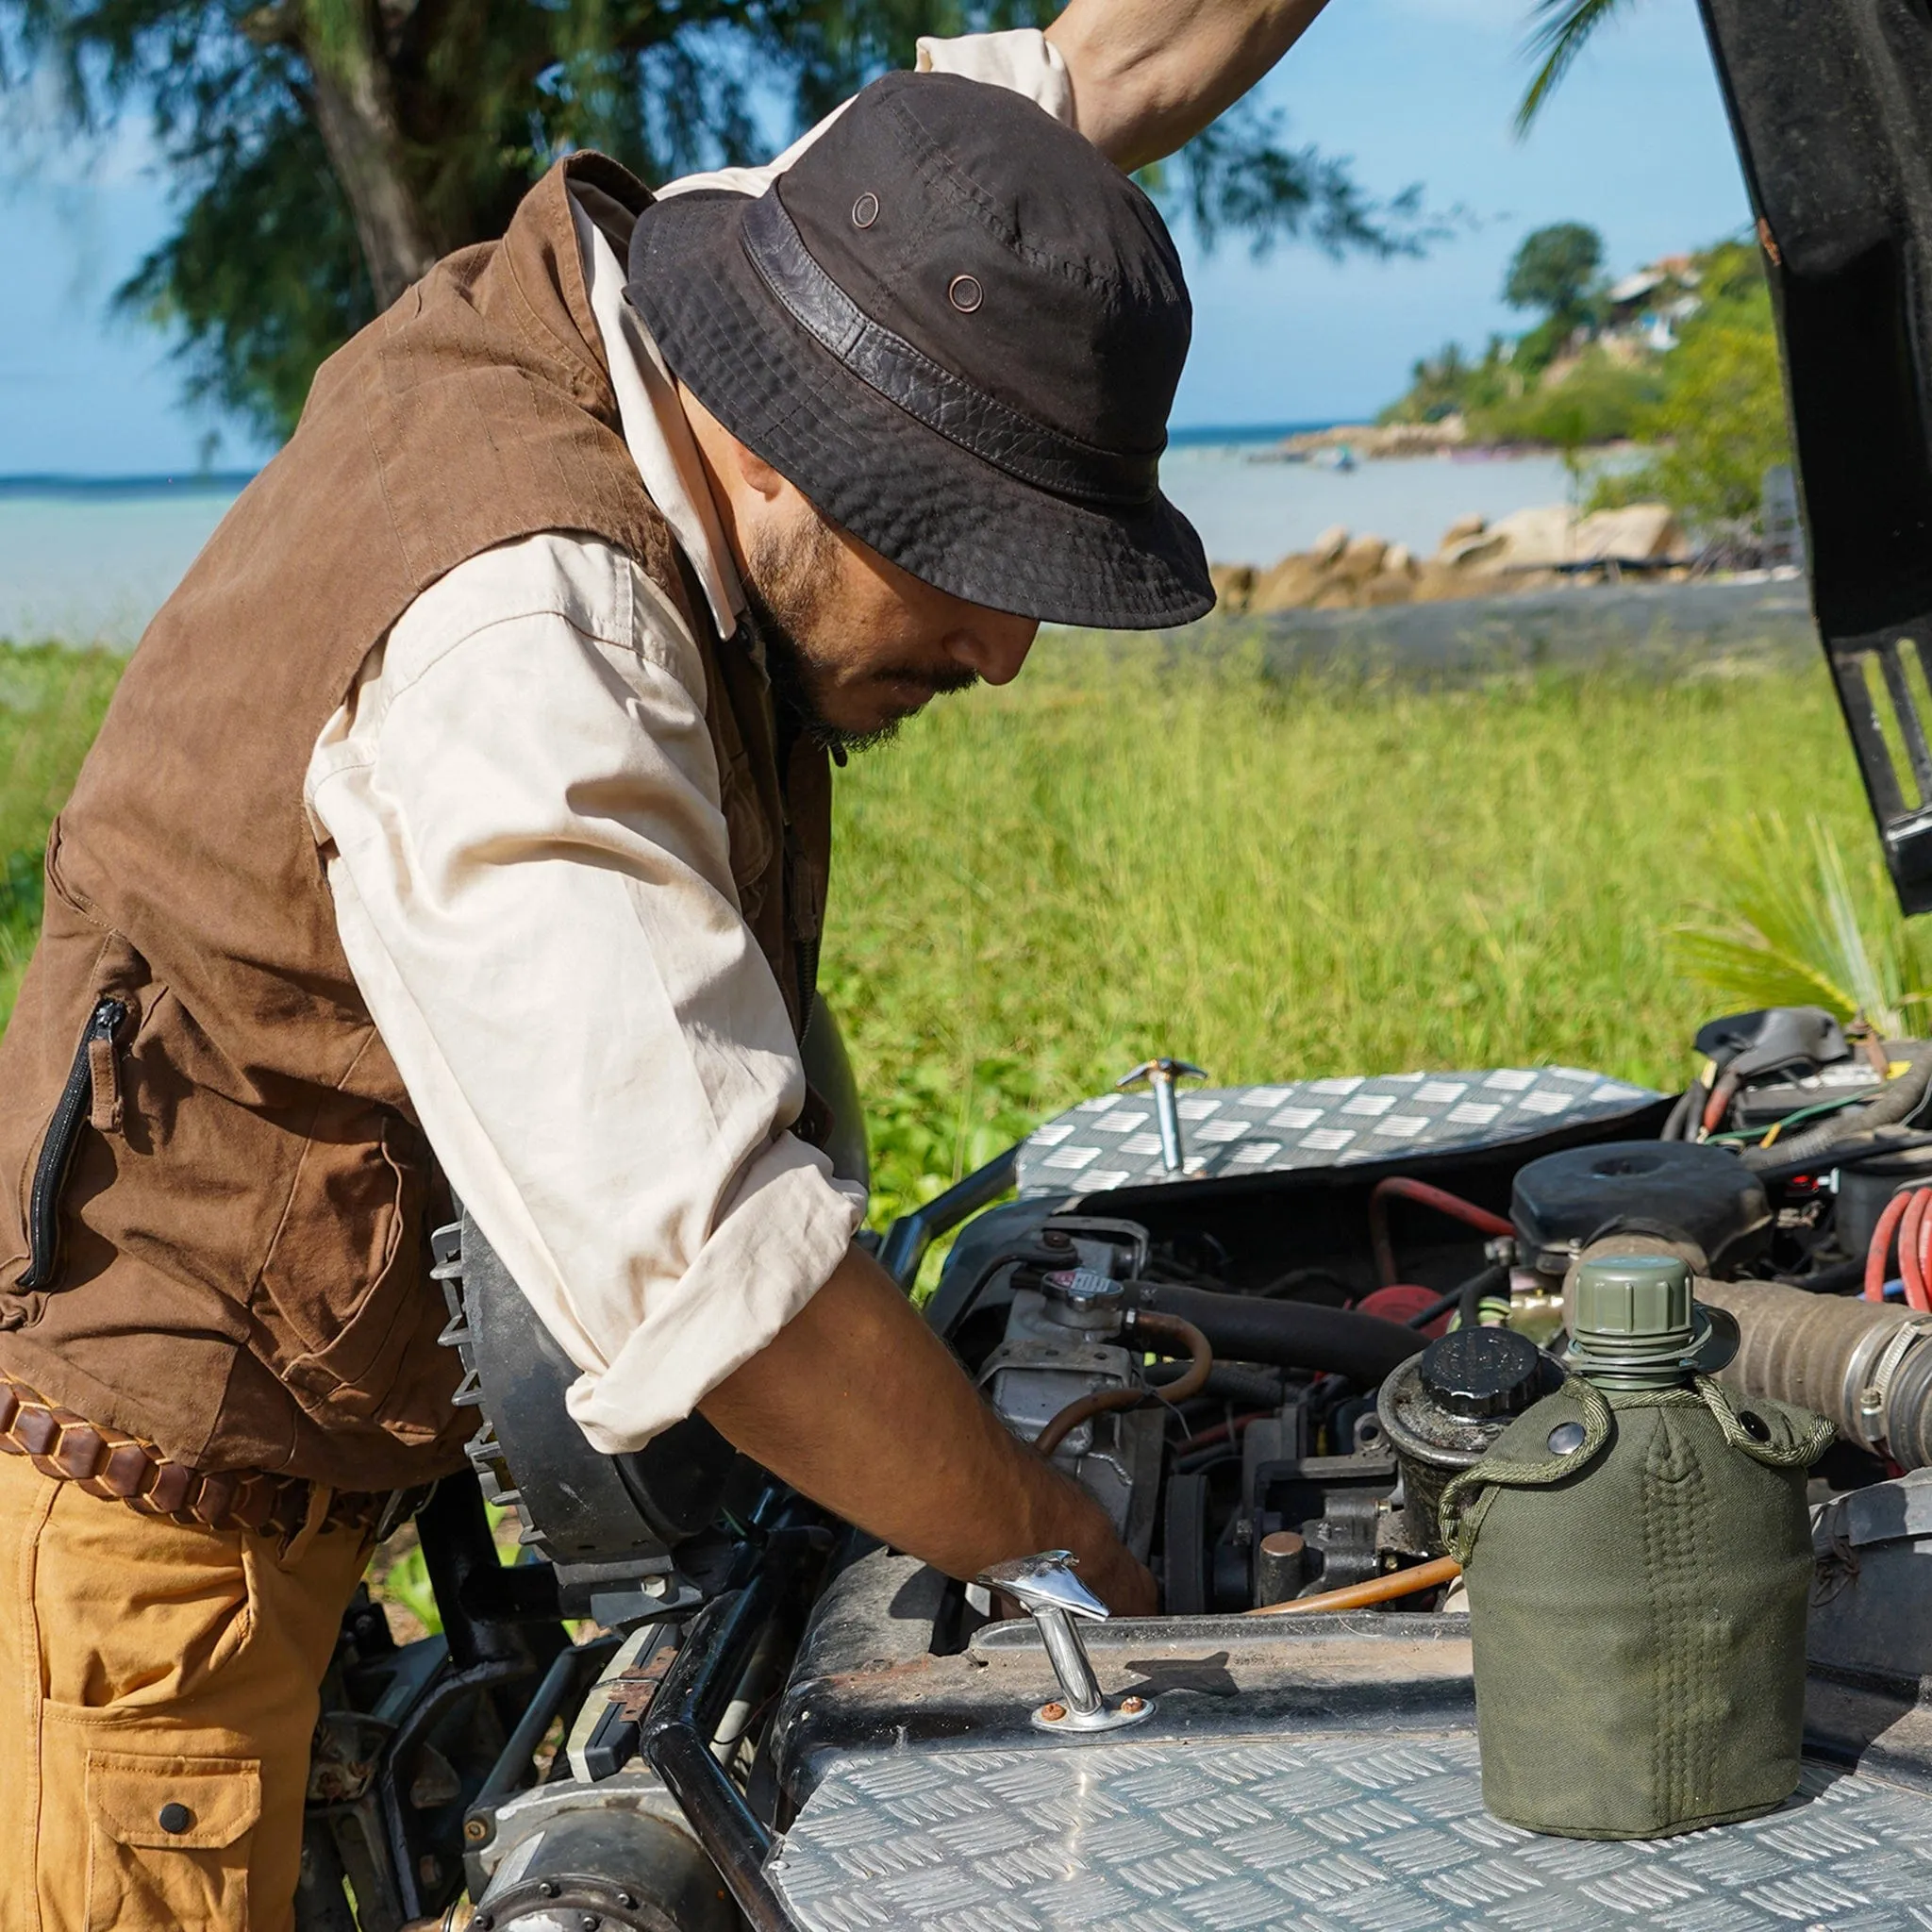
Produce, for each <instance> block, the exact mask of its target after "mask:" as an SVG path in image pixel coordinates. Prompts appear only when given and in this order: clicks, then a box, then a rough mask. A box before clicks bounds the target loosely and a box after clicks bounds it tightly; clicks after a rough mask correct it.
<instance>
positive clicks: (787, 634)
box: [742, 517, 979, 761]
mask: <svg viewBox="0 0 1932 1932" xmlns="http://www.w3.org/2000/svg"><path fill="white" fill-rule="evenodd" d="M838 549H839V540H838V538H837V537H835V536H834V535H833V534H832V531H831V529H830V527H829V526H828V525H826V524H825V523H824V520H823V519H822V518H819V517H813V518H812V519H811V520H810V521H809V522H808V523H807V524H805V525H803V526H800V527H795V528H792V529H789V530H785V531H776V530H771V529H763V528H761V529H759V530H758V531H756V532H755V533H754V534H753V536H752V540H751V544H750V552H749V555H748V556H747V558H746V559H745V561H746V566H747V568H746V569H745V571H744V573H743V586H742V588H743V591H744V601H745V613H744V622H745V626H746V628H747V629H748V630H749V631H750V632H751V634H752V636H753V637H754V638H756V639H757V641H758V644H759V646H760V647H761V648H762V650H763V652H764V658H765V671H766V675H768V676H769V677H770V678H771V680H772V695H773V698H774V702H775V703H776V705H777V707H778V708H779V711H780V712H781V713H785V714H789V715H790V717H791V721H792V723H793V724H795V725H796V726H797V728H798V729H799V730H800V731H801V732H802V733H803V734H804V735H805V736H806V737H807V738H808V739H809V740H811V741H812V742H813V743H815V744H818V745H821V746H823V747H824V749H825V750H826V751H829V752H833V753H836V754H838V756H839V757H840V758H841V761H842V759H843V758H844V756H845V755H846V754H847V753H849V752H855V751H870V750H872V749H873V748H874V747H875V746H877V745H882V744H890V743H891V741H892V740H893V739H894V738H896V737H897V736H898V735H899V726H900V725H901V724H904V723H905V722H906V719H907V718H908V717H909V716H910V715H911V710H908V711H906V712H905V713H902V715H901V716H899V717H896V718H892V719H891V720H889V721H888V722H887V723H885V724H879V725H875V726H874V727H873V728H872V729H870V730H863V731H854V730H851V729H848V728H847V727H846V726H844V725H841V724H834V723H833V722H832V721H831V720H830V719H829V718H827V717H826V716H825V714H824V685H825V683H826V681H827V678H826V674H825V673H824V670H823V669H822V667H821V666H820V665H819V664H817V663H816V662H815V661H814V660H813V658H812V655H811V650H810V647H809V646H808V644H807V643H805V642H804V640H805V639H806V638H808V637H810V636H811V635H812V634H813V632H814V629H815V628H816V627H817V625H818V624H819V621H820V618H821V615H822V613H823V610H824V602H825V589H826V586H827V584H828V583H829V582H830V581H831V577H832V573H833V571H834V569H835V567H836V561H835V560H836V558H837V556H838ZM897 670H898V667H893V666H886V667H882V668H881V670H880V671H879V672H877V673H875V674H874V675H878V676H885V677H890V676H891V675H894V673H895V671H897ZM901 675H909V676H916V677H917V678H918V679H919V680H920V681H921V682H922V683H924V684H925V685H927V686H928V687H929V688H930V695H932V696H935V697H937V696H940V695H941V694H942V693H946V692H951V691H967V690H970V689H971V688H972V687H973V686H974V685H975V684H977V683H978V682H979V679H978V677H977V676H976V675H974V673H973V672H971V671H968V670H966V669H965V668H964V667H963V666H960V667H957V668H955V669H952V670H948V671H941V672H934V671H930V670H927V669H924V668H923V667H922V668H921V669H919V670H917V671H908V672H903V673H901ZM921 703H922V704H924V700H921ZM917 708H919V707H917V706H915V707H913V708H912V709H917Z"/></svg>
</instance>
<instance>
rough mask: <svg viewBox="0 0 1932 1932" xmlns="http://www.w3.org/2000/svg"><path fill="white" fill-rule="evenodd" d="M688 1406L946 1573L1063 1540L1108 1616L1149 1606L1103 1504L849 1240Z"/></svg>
mask: <svg viewBox="0 0 1932 1932" xmlns="http://www.w3.org/2000/svg"><path fill="white" fill-rule="evenodd" d="M698 1407H699V1409H700V1411H701V1412H702V1414H703V1415H704V1417H705V1419H706V1420H707V1421H708V1422H709V1423H710V1424H711V1425H712V1427H713V1428H715V1429H717V1430H718V1431H719V1433H720V1434H721V1435H723V1436H724V1437H725V1438H726V1439H727V1440H728V1441H731V1442H732V1443H734V1444H735V1445H736V1446H737V1447H738V1448H740V1449H741V1450H742V1451H743V1452H744V1453H745V1454H746V1455H747V1456H750V1457H756V1458H757V1460H758V1461H759V1462H761V1463H763V1464H764V1466H765V1467H766V1468H767V1469H769V1470H770V1471H771V1472H772V1474H774V1475H776V1476H780V1477H782V1478H783V1479H784V1480H785V1481H786V1482H788V1483H790V1484H791V1486H792V1487H793V1488H794V1489H796V1490H799V1491H803V1493H804V1494H806V1495H808V1496H809V1497H811V1498H812V1499H813V1501H815V1502H818V1503H823V1504H824V1506H825V1507H826V1508H828V1509H832V1510H836V1511H837V1512H838V1514H839V1515H841V1516H842V1517H844V1518H845V1520H846V1521H847V1522H848V1523H854V1524H858V1527H859V1528H860V1529H863V1530H867V1531H869V1532H870V1533H871V1534H872V1535H874V1536H875V1537H878V1538H880V1539H881V1540H883V1541H886V1542H888V1543H890V1544H891V1546H892V1547H893V1548H894V1549H900V1550H905V1551H906V1552H907V1553H908V1555H911V1556H915V1557H923V1558H924V1560H925V1561H926V1562H928V1563H930V1564H932V1565H933V1567H934V1568H935V1569H938V1570H943V1571H944V1572H945V1573H946V1574H947V1575H949V1576H958V1577H971V1576H973V1575H974V1574H976V1573H977V1572H978V1571H981V1570H983V1569H985V1568H986V1567H987V1565H988V1564H990V1563H997V1562H1000V1561H1002V1560H1004V1559H1005V1558H1007V1557H1026V1556H1031V1555H1033V1554H1034V1552H1036V1551H1039V1550H1061V1549H1063V1550H1071V1551H1073V1553H1074V1556H1075V1557H1078V1558H1079V1561H1080V1575H1081V1577H1082V1579H1083V1580H1084V1581H1085V1583H1086V1584H1087V1586H1088V1588H1089V1589H1091V1591H1093V1592H1094V1593H1095V1594H1096V1595H1097V1596H1099V1597H1100V1598H1101V1599H1102V1601H1103V1602H1105V1603H1106V1604H1107V1605H1108V1607H1109V1608H1110V1609H1112V1610H1114V1611H1115V1612H1116V1613H1118V1614H1119V1615H1122V1616H1135V1617H1144V1616H1152V1615H1153V1614H1154V1612H1155V1610H1156V1608H1157V1607H1158V1600H1157V1594H1156V1591H1155V1587H1154V1578H1153V1577H1152V1576H1151V1575H1149V1574H1148V1573H1147V1571H1146V1569H1145V1568H1144V1567H1143V1566H1142V1565H1141V1564H1140V1563H1137V1562H1136V1561H1135V1560H1134V1558H1133V1557H1131V1556H1129V1555H1128V1553H1127V1551H1126V1549H1125V1548H1124V1545H1123V1544H1122V1542H1121V1541H1120V1539H1119V1538H1118V1537H1117V1536H1115V1535H1114V1532H1113V1525H1112V1524H1111V1523H1109V1522H1108V1518H1107V1515H1106V1512H1105V1511H1104V1510H1102V1508H1101V1507H1100V1506H1099V1505H1098V1504H1097V1503H1095V1502H1094V1501H1093V1499H1092V1498H1091V1496H1089V1495H1088V1494H1087V1492H1086V1491H1084V1490H1083V1489H1081V1488H1080V1486H1079V1485H1078V1484H1077V1483H1074V1482H1071V1481H1069V1480H1068V1478H1067V1477H1065V1476H1064V1475H1062V1474H1060V1473H1059V1471H1058V1470H1057V1469H1055V1468H1054V1467H1053V1465H1052V1464H1051V1463H1049V1462H1047V1461H1046V1460H1045V1459H1044V1458H1042V1457H1039V1456H1036V1455H1034V1453H1033V1452H1032V1450H1030V1449H1029V1448H1027V1447H1026V1446H1025V1445H1024V1443H1022V1442H1019V1441H1016V1440H1015V1439H1014V1438H1013V1437H1012V1436H1010V1435H1008V1433H1007V1431H1006V1429H1005V1428H1004V1427H1002V1426H1001V1424H1000V1423H999V1421H998V1419H997V1418H996V1417H995V1416H994V1415H993V1413H992V1411H991V1409H990V1408H989V1407H987V1406H986V1404H985V1403H983V1402H982V1401H981V1400H980V1399H979V1397H978V1395H977V1394H976V1393H975V1392H974V1389H973V1385H972V1384H971V1383H970V1382H968V1381H967V1379H966V1377H965V1375H964V1374H962V1373H961V1371H960V1369H959V1365H958V1363H957V1362H956V1361H955V1360H954V1359H953V1357H951V1356H950V1355H949V1354H948V1353H947V1352H946V1349H945V1346H944V1344H943V1343H942V1342H941V1341H940V1340H939V1338H938V1337H937V1336H936V1335H934V1334H933V1333H932V1331H931V1330H930V1329H929V1328H927V1326H926V1325H925V1324H924V1322H922V1321H921V1320H920V1318H919V1315H918V1313H917V1312H916V1311H915V1310H914V1308H913V1307H912V1306H911V1305H910V1303H908V1301H907V1299H906V1297H905V1296H904V1295H903V1294H901V1293H900V1292H899V1291H898V1289H897V1288H896V1287H895V1286H894V1285H893V1283H892V1281H891V1278H890V1277H889V1276H888V1275H887V1274H886V1273H885V1272H884V1270H883V1269H881V1268H880V1267H879V1265H878V1264H877V1262H875V1261H874V1260H873V1258H872V1257H871V1256H869V1255H867V1254H866V1253H865V1252H864V1250H863V1249H860V1248H854V1249H852V1250H851V1251H850V1252H849V1253H848V1254H847V1255H846V1257H845V1258H844V1260H843V1261H842V1262H841V1263H840V1265H839V1267H838V1269H837V1271H836V1272H835V1273H834V1274H833V1275H832V1278H831V1279H830V1280H829V1281H828V1282H826V1283H825V1285H824V1287H823V1288H822V1289H820V1290H819V1291H818V1293H817V1294H816V1295H814V1296H813V1297H812V1299H811V1300H810V1301H809V1302H808V1303H807V1304H806V1306H805V1307H804V1308H803V1309H802V1310H800V1312H799V1313H798V1314H797V1315H795V1316H793V1318H792V1319H791V1322H790V1323H788V1324H787V1325H786V1326H785V1327H784V1328H782V1329H780V1330H779V1332H778V1334H777V1336H776V1338H775V1339H774V1341H772V1342H771V1343H770V1344H769V1345H768V1346H767V1347H766V1348H764V1349H763V1350H761V1351H760V1352H759V1353H758V1355H755V1356H754V1357H752V1358H751V1360H750V1361H748V1362H746V1363H745V1364H744V1366H743V1367H742V1368H741V1369H739V1370H738V1371H737V1372H736V1373H735V1374H731V1375H728V1376H726V1377H725V1379H724V1381H723V1382H721V1383H720V1384H719V1385H718V1386H717V1388H715V1389H714V1390H712V1391H711V1392H710V1394H709V1395H708V1396H707V1397H706V1398H705V1399H704V1401H703V1402H701V1403H700V1404H699V1405H698Z"/></svg>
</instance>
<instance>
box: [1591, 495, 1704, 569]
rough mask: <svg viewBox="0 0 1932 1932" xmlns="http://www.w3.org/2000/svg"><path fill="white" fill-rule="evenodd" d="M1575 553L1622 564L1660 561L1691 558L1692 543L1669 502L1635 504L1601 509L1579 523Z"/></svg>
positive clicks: (1592, 559) (1592, 558)
mask: <svg viewBox="0 0 1932 1932" xmlns="http://www.w3.org/2000/svg"><path fill="white" fill-rule="evenodd" d="M1574 541H1575V555H1576V556H1578V557H1580V558H1590V559H1591V561H1596V560H1597V559H1599V558H1601V559H1605V560H1612V559H1613V560H1615V561H1617V562H1619V563H1626V562H1627V563H1661V562H1664V561H1666V560H1675V559H1676V558H1688V557H1689V556H1690V555H1691V545H1690V543H1689V542H1688V541H1686V540H1685V536H1684V530H1683V525H1680V524H1679V523H1678V522H1677V519H1676V516H1675V514H1674V512H1673V510H1672V508H1671V507H1670V505H1669V504H1667V503H1632V504H1626V505H1625V506H1624V508H1622V509H1600V510H1598V511H1596V512H1595V513H1594V514H1593V515H1591V516H1587V517H1585V518H1584V519H1583V521H1582V522H1581V523H1579V524H1578V525H1576V532H1575V540H1574Z"/></svg>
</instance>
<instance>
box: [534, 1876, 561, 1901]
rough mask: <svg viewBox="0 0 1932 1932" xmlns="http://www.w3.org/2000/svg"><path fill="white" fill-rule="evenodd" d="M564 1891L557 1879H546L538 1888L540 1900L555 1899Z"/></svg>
mask: <svg viewBox="0 0 1932 1932" xmlns="http://www.w3.org/2000/svg"><path fill="white" fill-rule="evenodd" d="M561 1890H563V1887H562V1886H560V1885H559V1884H558V1882H557V1880H556V1879H554V1878H546V1879H544V1880H543V1881H542V1883H541V1884H540V1885H539V1886H538V1888H537V1896H538V1897H539V1898H555V1897H556V1896H557V1894H558V1892H559V1891H561Z"/></svg>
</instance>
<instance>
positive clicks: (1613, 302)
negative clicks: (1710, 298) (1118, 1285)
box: [1603, 255, 1704, 354]
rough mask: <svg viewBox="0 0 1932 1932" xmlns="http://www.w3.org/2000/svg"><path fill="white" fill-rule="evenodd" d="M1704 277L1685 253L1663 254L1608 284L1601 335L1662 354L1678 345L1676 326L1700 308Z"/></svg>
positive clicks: (1701, 305)
mask: <svg viewBox="0 0 1932 1932" xmlns="http://www.w3.org/2000/svg"><path fill="white" fill-rule="evenodd" d="M1703 279H1704V277H1703V275H1701V274H1700V273H1699V271H1698V268H1697V264H1696V263H1695V262H1694V261H1693V260H1692V259H1691V257H1690V256H1688V255H1666V256H1662V257H1660V258H1658V259H1657V260H1656V261H1653V262H1651V263H1649V264H1648V265H1647V266H1645V267H1643V268H1640V269H1637V270H1635V271H1634V272H1633V273H1631V274H1630V275H1625V276H1624V278H1623V280H1622V281H1619V282H1613V283H1611V285H1610V287H1609V289H1608V291H1607V293H1606V295H1605V297H1604V299H1605V302H1606V304H1607V307H1608V310H1609V313H1608V315H1607V318H1606V320H1605V323H1604V327H1603V334H1604V335H1605V336H1606V337H1607V338H1608V339H1609V340H1611V341H1637V342H1641V343H1642V344H1643V346H1644V347H1645V348H1649V349H1655V350H1657V352H1658V354H1662V353H1663V352H1664V351H1665V350H1666V349H1674V348H1675V347H1676V346H1677V325H1679V324H1680V323H1682V322H1685V321H1687V320H1688V319H1689V318H1690V317H1691V316H1693V315H1695V314H1696V313H1697V311H1698V309H1699V308H1702V307H1703V306H1704V304H1703V299H1702V298H1701V297H1700V296H1699V295H1698V293H1697V288H1698V285H1699V283H1700V282H1702V281H1703Z"/></svg>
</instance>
